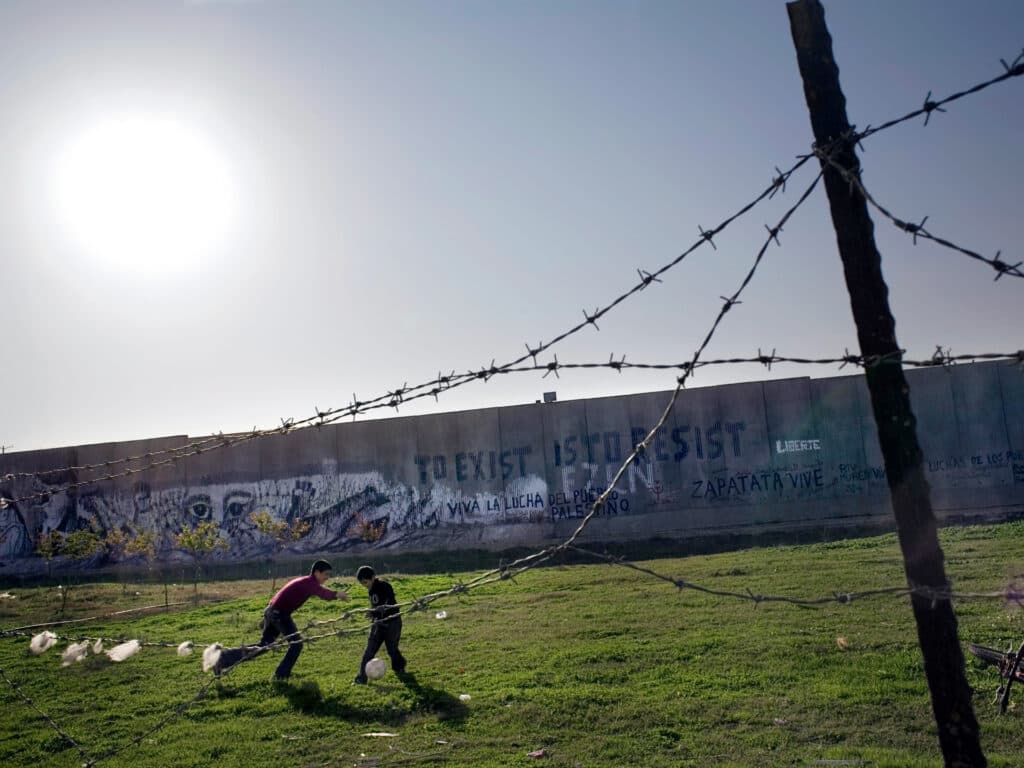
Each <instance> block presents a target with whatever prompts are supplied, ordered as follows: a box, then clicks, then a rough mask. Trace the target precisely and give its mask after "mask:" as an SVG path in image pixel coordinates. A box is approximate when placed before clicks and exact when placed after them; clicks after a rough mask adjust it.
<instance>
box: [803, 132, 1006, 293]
mask: <svg viewBox="0 0 1024 768" xmlns="http://www.w3.org/2000/svg"><path fill="white" fill-rule="evenodd" d="M814 152H815V154H816V155H817V156H818V157H819V158H820V159H821V161H822V162H823V163H826V164H828V165H829V166H830V167H831V168H832V169H834V170H835V171H836V172H837V173H838V174H839V175H840V176H841V177H842V178H843V180H844V181H846V182H847V183H848V184H849V185H850V191H851V193H852V192H853V190H857V192H859V193H860V195H861V196H862V197H863V198H864V199H865V200H866V201H867V202H868V203H869V204H870V205H871V206H872V207H874V208H875V210H877V211H878V212H879V213H881V214H882V215H883V216H884V217H885V218H887V219H888V220H889V221H891V222H892V223H893V225H894V226H895V227H896V228H897V229H900V230H902V231H904V232H906V233H907V234H908V235H910V236H911V237H912V238H913V241H914V245H917V238H919V237H920V238H923V239H925V240H931V241H932V242H933V243H936V244H938V245H941V246H943V247H944V248H948V249H950V250H953V251H956V252H958V253H962V254H963V255H965V256H969V257H970V258H972V259H975V260H977V261H981V262H984V263H985V264H988V265H989V266H990V267H992V268H993V269H994V270H995V271H996V276H995V279H996V280H998V279H999V278H1001V277H1002V276H1003V275H1010V276H1011V277H1024V271H1022V270H1021V268H1020V267H1021V265H1022V264H1024V261H1018V262H1017V263H1016V264H1010V263H1007V262H1005V261H1003V260H1002V259H1001V258H1000V256H1001V255H1002V251H997V252H996V255H995V257H993V258H989V257H987V256H983V255H981V254H980V253H978V252H977V251H972V250H971V249H969V248H964V247H962V246H959V245H957V244H956V243H953V242H950V241H949V240H946V239H945V238H942V237H938V236H936V235H933V234H932V233H931V232H929V231H928V230H926V229H925V228H924V224H925V222H926V221H927V220H928V217H927V216H925V217H924V219H922V221H921V223H920V224H914V223H911V222H909V221H905V220H903V219H901V218H899V217H898V216H896V215H894V214H893V213H891V212H890V211H889V210H888V209H887V208H886V207H885V206H884V205H882V204H881V203H879V202H878V201H877V200H876V199H875V198H874V197H873V196H872V195H871V194H870V193H869V192H868V191H867V189H866V188H865V186H864V180H863V179H862V178H861V176H860V173H859V167H858V169H855V170H848V169H846V168H844V167H843V166H842V165H840V164H839V162H837V161H836V159H835V155H834V152H826V151H822V150H818V149H815V151H814Z"/></svg>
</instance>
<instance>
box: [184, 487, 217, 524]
mask: <svg viewBox="0 0 1024 768" xmlns="http://www.w3.org/2000/svg"><path fill="white" fill-rule="evenodd" d="M185 512H186V513H187V514H189V515H192V517H194V518H195V519H196V520H209V519H210V517H211V516H212V515H213V504H212V503H210V497H209V496H207V495H206V494H205V493H200V494H196V495H195V496H189V497H188V500H187V501H186V502H185Z"/></svg>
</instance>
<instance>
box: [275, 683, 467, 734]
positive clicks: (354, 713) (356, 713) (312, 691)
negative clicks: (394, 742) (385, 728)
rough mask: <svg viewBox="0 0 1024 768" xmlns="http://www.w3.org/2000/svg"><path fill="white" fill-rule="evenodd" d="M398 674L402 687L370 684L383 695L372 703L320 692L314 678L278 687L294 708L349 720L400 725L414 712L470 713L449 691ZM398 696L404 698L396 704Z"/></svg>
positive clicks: (452, 717)
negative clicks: (325, 694) (298, 683)
mask: <svg viewBox="0 0 1024 768" xmlns="http://www.w3.org/2000/svg"><path fill="white" fill-rule="evenodd" d="M396 677H397V678H398V680H399V682H400V683H401V685H400V686H398V685H372V686H370V689H371V690H373V689H377V690H379V691H380V693H381V694H382V695H381V697H380V700H379V702H377V703H373V704H367V703H366V702H362V701H353V700H352V697H349V696H347V695H344V694H343V695H337V696H327V697H325V696H324V695H323V693H322V692H321V691H320V686H319V685H317V684H316V683H315V682H313V681H309V682H305V683H302V684H300V685H291V684H283V685H279V686H278V690H279V691H280V692H281V694H283V695H284V696H285V697H286V698H287V699H288V701H289V703H290V704H291V705H292V707H294V708H295V709H297V710H298V711H300V712H302V713H303V714H307V715H315V716H319V717H333V718H336V719H338V720H346V721H349V722H357V723H385V724H388V725H400V724H401V723H403V722H405V720H406V719H408V717H409V715H410V714H412V713H414V712H417V713H433V714H436V715H437V716H438V718H439V719H441V720H448V721H454V722H462V721H463V720H465V719H466V716H467V715H468V714H469V709H468V708H467V707H466V705H465V704H463V703H462V702H461V701H459V699H458V698H457V697H455V696H452V695H451V694H450V693H448V692H447V691H442V690H439V689H437V688H432V687H430V686H426V685H423V684H421V683H420V682H419V681H418V680H417V679H416V676H415V675H412V674H409V673H406V674H403V675H400V676H396ZM402 688H404V689H405V690H404V691H403V690H402ZM396 699H400V700H401V704H399V706H397V707H396V706H395V704H396V701H395V700H396ZM402 704H404V705H405V706H402Z"/></svg>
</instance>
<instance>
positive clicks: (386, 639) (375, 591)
mask: <svg viewBox="0 0 1024 768" xmlns="http://www.w3.org/2000/svg"><path fill="white" fill-rule="evenodd" d="M356 581H358V582H359V583H360V584H362V585H363V586H364V587H366V589H367V590H368V591H369V593H370V605H371V606H372V607H371V608H370V610H368V611H367V612H366V616H367V618H371V619H373V627H371V628H370V637H369V638H368V639H367V641H366V650H365V651H364V652H363V661H362V663H361V664H360V665H359V674H358V675H356V679H355V682H356V683H357V684H358V685H365V684H366V662H368V661H369V660H370V659H372V658H373V657H374V654H376V653H377V651H378V650H380V646H381V644H383V645H384V647H385V648H386V649H387V652H388V656H390V657H391V669H393V670H394V672H395V674H396V675H400V674H402V673H403V672H405V657H404V656H402V652H401V651H400V650H398V641H399V640H400V639H401V638H402V617H401V615H400V610H401V609H400V608H399V607H398V601H397V600H395V590H394V589H392V588H391V585H390V584H389V583H388V582H386V581H384V579H378V578H377V576H376V574H375V573H374V571H373V568H371V567H370V566H368V565H363V566H360V567H359V570H357V571H356Z"/></svg>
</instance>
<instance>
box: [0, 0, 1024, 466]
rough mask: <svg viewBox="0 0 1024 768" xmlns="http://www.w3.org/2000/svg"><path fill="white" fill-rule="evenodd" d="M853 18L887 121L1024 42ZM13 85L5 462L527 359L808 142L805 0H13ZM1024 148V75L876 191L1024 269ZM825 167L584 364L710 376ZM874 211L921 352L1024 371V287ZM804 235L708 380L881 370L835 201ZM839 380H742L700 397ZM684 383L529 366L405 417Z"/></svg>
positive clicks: (979, 73) (854, 7)
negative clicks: (645, 366) (799, 30)
mask: <svg viewBox="0 0 1024 768" xmlns="http://www.w3.org/2000/svg"><path fill="white" fill-rule="evenodd" d="M825 8H826V20H827V22H828V25H829V27H830V30H831V33H832V37H833V41H834V48H835V54H836V58H837V61H838V63H839V68H840V77H841V81H842V86H843V89H844V91H845V93H846V98H847V108H848V112H849V116H850V120H851V121H852V122H854V123H856V124H858V125H859V126H865V125H867V124H875V125H877V124H879V123H881V122H883V121H884V120H886V119H888V118H891V117H896V116H900V115H902V114H905V113H906V112H909V111H911V110H913V109H915V108H917V107H918V106H920V104H921V103H922V102H923V100H924V98H925V94H926V93H927V92H928V91H931V92H932V94H933V97H935V98H939V97H943V96H946V95H948V94H950V93H953V92H955V91H958V90H961V89H963V88H965V87H968V86H971V85H974V84H975V83H978V82H981V81H983V80H987V79H989V78H990V77H993V76H995V75H997V74H999V73H1000V72H1001V71H1002V66H1001V64H1000V63H999V59H1000V58H1004V59H1006V60H1007V61H1010V60H1012V59H1013V58H1014V57H1015V56H1017V55H1018V54H1019V53H1021V50H1022V48H1024V3H1021V2H1020V0H1005V1H1003V2H981V3H976V2H966V1H964V2H952V1H946V2H939V1H936V0H928V1H927V2H909V1H908V2H900V1H893V0H860V1H858V2H837V1H835V0H833V1H832V2H826V3H825ZM0 72H2V73H3V74H2V77H0V110H2V111H0V180H2V181H0V285H2V290H3V303H2V309H0V317H2V338H3V344H2V349H3V356H2V361H3V366H4V371H3V378H2V383H0V444H2V445H4V446H7V450H8V451H10V450H29V449H36V448H44V447H51V446H59V445H75V444H84V443H96V442H105V441H109V440H127V439H135V438H145V437H155V436H161V435H172V434H190V435H202V434H209V433H212V432H217V431H220V430H223V431H225V432H227V431H238V430H248V429H251V428H252V427H253V426H259V427H272V426H274V425H276V424H277V423H278V422H279V419H280V418H282V417H294V418H297V419H299V418H304V417H307V416H310V415H312V414H313V413H314V407H319V408H320V409H325V408H331V407H334V408H337V407H341V406H344V405H345V404H346V403H348V402H349V401H350V400H351V399H352V395H353V393H356V394H358V396H359V397H360V399H362V400H365V399H368V398H370V397H375V396H377V395H380V394H383V393H384V392H386V391H388V390H393V389H395V388H396V387H398V386H401V385H402V384H403V383H405V382H408V383H409V384H410V385H411V384H418V383H420V382H423V381H425V380H427V379H429V378H431V377H433V376H436V375H437V373H438V372H439V371H444V372H446V373H447V372H450V371H451V370H453V369H454V370H455V371H456V372H463V371H465V370H467V369H470V368H476V369H478V368H480V367H481V366H486V365H489V364H490V363H491V360H492V359H495V360H496V361H497V363H499V364H500V363H503V362H506V361H509V360H511V359H514V358H516V357H518V356H519V355H520V354H522V353H523V352H524V351H525V347H524V345H525V344H526V343H527V342H528V343H530V344H531V345H536V344H537V343H539V342H540V341H542V340H543V341H548V340H550V339H552V338H553V337H555V336H557V335H559V334H561V333H562V332H563V331H565V330H567V329H568V328H570V327H572V326H573V325H575V324H576V323H577V322H579V320H580V319H582V317H583V309H584V308H586V309H587V310H588V311H593V310H594V309H595V308H597V307H599V306H604V305H606V304H608V303H609V302H610V301H611V300H612V299H614V298H615V297H616V296H618V295H619V294H621V293H623V292H624V291H625V290H627V289H628V288H629V287H631V286H632V285H634V284H635V283H636V281H637V279H638V275H637V269H638V268H640V269H644V270H648V271H653V270H655V269H656V268H658V267H660V266H661V265H662V264H664V263H666V262H668V261H670V260H671V259H672V258H674V257H675V256H676V255H677V254H679V253H680V252H682V251H683V250H685V249H686V248H687V247H688V246H689V245H691V244H692V243H693V242H694V240H695V239H696V238H697V237H698V235H699V233H698V226H703V227H704V228H709V227H712V226H714V225H716V224H717V223H719V222H720V221H722V220H723V219H724V218H726V217H727V216H729V215H731V214H732V213H733V212H734V211H735V210H737V209H738V208H740V207H741V206H742V205H743V204H745V203H746V202H748V201H749V200H751V199H752V198H753V197H755V196H756V195H757V194H758V193H759V192H760V191H761V190H762V189H763V188H764V187H765V186H767V184H768V183H769V182H770V180H771V178H772V176H773V175H774V173H775V168H776V166H778V167H780V168H786V167H788V166H790V165H791V164H792V163H793V160H794V157H795V156H796V155H797V154H800V153H803V152H806V151H807V149H808V147H809V145H810V142H811V131H810V124H809V120H808V117H807V110H806V107H805V103H804V96H803V90H802V86H801V81H800V76H799V72H798V70H797V65H796V58H795V54H794V51H793V45H792V40H791V37H790V30H789V22H788V17H787V14H786V8H785V4H784V2H781V0H780V1H778V2H776V1H774V0H772V1H770V2H769V1H768V0H757V1H755V0H746V1H745V2H737V1H732V0H716V1H715V2H708V1H707V0H701V1H700V2H696V1H694V2H690V1H689V0H679V1H678V2H643V3H635V2H625V1H623V2H597V1H596V0H585V1H581V2H559V1H552V0H544V1H543V2H530V1H526V0H522V1H519V0H517V1H515V2H513V1H506V2H485V1H475V2H469V1H468V0H467V1H464V2H445V1H432V2H387V1H381V0H375V1H374V2H342V1H341V0H338V1H337V2H335V1H333V0H332V1H330V2H328V1H324V2H312V1H308V2H307V1H303V0H291V1H290V2H274V1H273V0H264V1H263V2H245V1H244V0H223V1H221V2H218V1H217V0H207V1H205V2H204V1H202V0H193V1H191V2H183V1H182V0H177V2H175V1H172V0H167V1H166V2H144V1H143V0H124V1H123V2H89V1H88V0H67V2H58V1H57V0H26V1H25V2H19V1H17V0H3V2H0ZM1022 126H1024V78H1018V79H1015V80H1011V81H1009V82H1007V83H1004V84H1000V85H998V86H995V87H993V88H991V89H989V90H987V91H985V92H983V93H981V94H978V95H975V96H972V97H969V98H968V99H966V100H963V101H960V102H957V103H955V104H953V105H951V106H950V107H949V109H948V111H947V112H946V113H944V114H934V115H933V116H932V119H931V120H930V123H929V125H928V126H927V127H924V126H923V120H915V121H913V122H912V123H907V124H903V125H901V126H898V127H896V128H894V129H891V130H888V131H885V132H883V133H880V134H879V135H877V136H875V137H872V138H870V139H869V140H868V141H866V142H865V145H864V151H863V152H862V155H861V157H862V161H863V164H864V168H865V175H864V179H865V183H866V184H867V185H868V188H869V190H870V191H871V192H872V193H873V194H874V195H875V196H876V197H877V198H878V200H879V201H880V202H882V203H883V204H884V205H886V206H888V207H889V208H890V209H891V210H892V211H893V212H894V213H896V214H897V215H900V216H902V217H904V218H907V219H915V220H919V219H920V218H922V217H923V216H925V215H927V216H928V217H929V218H928V225H927V226H928V228H929V229H930V230H931V231H932V232H933V233H934V234H936V235H941V236H943V237H946V238H948V239H950V240H953V241H954V242H957V243H959V244H961V245H964V246H966V247H969V248H972V249H974V250H977V251H980V252H982V253H985V254H988V255H995V252H996V251H997V250H999V249H1002V252H1003V257H1004V258H1005V259H1007V260H1009V261H1014V262H1015V261H1018V260H1020V259H1021V258H1024V252H1022V250H1021V248H1022V243H1024V216H1022V213H1021V211H1022V207H1021V205H1022V204H1021V200H1022V199H1024V194H1022V192H1024V181H1022V179H1024V175H1022V169H1024V141H1022V138H1024V128H1022ZM813 173H814V170H813V169H812V168H811V167H810V166H808V167H807V168H805V169H804V170H803V171H801V172H800V173H799V174H798V175H795V176H794V177H793V179H791V181H790V183H789V185H788V186H787V191H786V194H785V195H784V196H782V197H776V198H775V199H774V200H772V201H771V202H770V203H768V204H765V205H762V206H759V207H758V208H756V209H755V210H754V211H753V212H752V213H751V214H749V215H748V216H747V217H746V218H745V219H743V220H741V221H739V222H737V223H736V224H734V225H733V226H731V227H730V228H729V229H728V230H726V231H725V232H724V233H722V235H720V236H719V238H718V239H717V246H718V249H717V251H712V250H710V249H707V248H702V249H700V250H698V251H697V252H696V253H694V254H693V255H692V256H690V257H689V258H687V259H686V260H684V261H683V262H682V263H681V264H680V265H678V266H677V267H675V268H674V269H673V270H672V271H670V272H669V273H668V274H667V275H665V277H664V279H663V282H662V283H661V284H656V285H653V286H651V287H650V288H649V289H647V290H645V291H644V292H642V293H641V294H639V295H638V296H635V297H633V298H632V299H630V300H629V301H627V302H625V303H624V304H622V305H620V306H619V307H618V308H617V309H615V310H614V311H613V312H612V313H610V314H609V315H607V316H606V317H605V318H604V319H602V320H601V321H600V322H599V325H600V328H601V330H600V332H597V331H595V330H594V329H593V328H588V329H586V330H585V331H584V332H582V333H580V334H577V335H576V336H574V337H572V338H570V339H568V340H566V341H565V342H564V343H562V344H560V345H558V346H557V347H555V349H554V350H553V352H554V353H557V355H558V359H559V360H560V361H562V362H599V361H606V360H607V359H608V357H609V355H610V354H612V353H614V354H615V355H616V356H617V357H620V356H621V355H622V354H626V355H627V360H630V361H635V362H678V361H682V360H687V359H689V358H690V357H691V356H692V354H693V350H694V349H695V347H696V345H697V344H698V343H699V342H700V340H701V339H702V338H703V336H704V334H705V333H706V332H707V329H708V326H709V324H710V322H711V321H712V319H713V317H714V314H715V313H716V312H717V311H718V308H719V307H720V305H721V303H722V302H721V299H720V298H719V297H720V296H723V295H728V294H730V293H732V292H733V291H734V290H735V289H736V287H737V286H738V284H739V282H740V280H741V279H742V276H743V274H744V273H745V272H746V270H747V269H748V268H749V267H750V265H751V263H752V261H753V258H754V255H755V253H756V251H757V249H758V248H759V247H760V244H761V242H762V241H763V238H764V236H765V229H764V226H765V224H774V223H775V222H776V221H778V219H779V218H780V217H781V215H782V213H783V212H784V210H785V209H786V208H787V207H789V206H790V205H791V204H792V203H793V202H794V201H795V199H796V197H797V196H798V195H799V193H800V192H801V191H802V190H803V189H804V188H805V187H806V185H807V184H809V183H810V181H811V179H812V178H813ZM875 221H876V235H877V240H878V244H879V249H880V251H881V253H882V257H883V267H884V270H885V275H886V278H887V280H888V282H889V287H890V300H891V303H892V306H893V311H894V314H895V316H896V320H897V334H898V338H899V341H900V343H901V344H902V346H903V347H905V348H906V349H907V350H908V353H909V355H910V357H916V358H923V357H928V356H930V355H931V354H932V352H933V351H934V350H935V346H936V345H942V346H943V347H944V348H946V347H948V348H950V349H951V350H952V352H953V353H954V354H957V353H967V352H1002V351H1010V350H1016V349H1020V348H1021V347H1024V332H1022V329H1024V281H1022V280H1020V279H1015V278H1011V277H1008V278H1004V279H1001V280H999V281H998V282H993V277H994V273H993V272H992V270H991V269H990V268H988V267H986V266H985V265H984V264H979V263H977V262H973V261H971V260H969V259H967V258H965V257H963V256H960V255H957V254H954V253H952V252H949V251H947V250H945V249H942V248H939V247H937V246H935V245H933V244H930V243H927V242H919V243H918V245H917V246H914V245H913V244H912V242H911V240H910V238H909V237H908V236H907V235H905V234H903V233H901V232H899V231H897V230H896V229H895V228H893V227H892V225H890V224H888V223H886V222H884V221H883V220H881V219H880V218H879V217H878V216H875ZM781 242H782V246H783V247H782V248H781V249H779V248H774V247H773V248H772V249H771V250H769V251H768V255H767V257H766V260H765V262H764V263H763V265H762V267H761V269H760V270H759V272H758V274H757V275H756V277H755V279H754V281H753V283H752V284H751V285H750V287H749V288H748V289H747V292H746V293H745V295H744V299H743V303H742V304H741V305H739V306H737V307H735V308H734V309H733V311H731V312H730V313H729V314H728V316H727V317H726V319H725V323H724V325H723V326H722V328H721V330H720V332H719V333H718V335H717V336H716V337H715V340H714V341H713V342H712V345H711V347H710V348H709V350H708V353H707V354H708V356H709V357H729V356H750V355H754V354H756V353H757V350H758V348H761V349H762V350H770V349H772V348H776V349H777V350H778V353H779V354H786V355H794V356H823V357H824V356H835V355H838V354H841V353H842V352H843V350H844V348H846V347H849V348H850V349H851V350H856V348H857V342H856V336H855V333H854V328H853V323H852V320H851V317H850V311H849V302H848V299H847V294H846V289H845V285H844V283H843V277H842V271H841V268H840V262H839V257H838V254H837V251H836V247H835V238H834V234H833V231H832V228H831V222H830V219H829V217H828V210H827V204H826V200H825V196H824V190H823V189H820V188H819V190H818V191H817V192H816V193H815V195H814V197H813V198H812V199H811V200H809V201H808V203H807V204H806V205H805V206H803V207H802V208H801V209H800V210H799V211H798V212H797V213H796V214H795V216H794V218H793V219H792V220H791V221H790V223H789V224H787V226H786V227H785V229H784V231H783V233H782V235H781ZM542 359H543V360H544V361H547V360H550V359H551V354H550V353H549V354H547V355H545V356H544V357H543V358H542ZM849 372H850V369H846V370H844V371H843V373H844V374H846V373H849ZM836 373H837V371H836V370H835V369H834V368H823V367H807V366H794V365H779V366H776V367H774V368H773V369H772V371H771V372H768V371H766V370H765V369H764V368H762V367H759V366H754V365H748V366H727V367H716V368H706V369H702V370H700V371H698V372H697V376H696V378H695V379H694V380H693V382H692V386H707V385H711V384H720V383H725V382H730V381H741V380H756V379H762V378H769V377H782V376H806V375H810V376H826V375H835V374H836ZM674 383H675V374H673V373H672V372H661V373H657V374H655V373H650V374H641V373H637V372H626V373H623V374H621V375H618V374H615V373H613V372H611V371H596V372H594V371H590V372H587V371H581V372H563V373H562V374H561V378H560V379H554V377H551V376H549V377H548V378H547V379H541V377H540V375H539V374H515V375H510V376H505V377H502V378H500V379H497V380H493V381H491V382H489V383H487V384H483V383H474V384H471V385H468V386H466V387H463V388H461V389H459V390H456V391H452V392H450V393H447V394H446V395H444V396H442V397H441V399H440V402H438V403H435V402H434V401H433V400H432V399H430V400H424V401H419V404H412V403H410V404H409V405H407V406H406V407H403V409H402V410H401V411H400V413H401V414H415V413H424V412H432V411H445V410H459V409H465V408H477V407H489V406H499V405H506V404H514V403H527V402H533V401H535V400H537V399H539V398H540V397H541V394H542V393H543V392H544V391H549V390H556V391H557V393H558V398H559V400H566V399H571V398H579V397H590V396H597V395H607V394H617V393H628V392H639V391H650V390H661V389H670V388H671V387H672V386H674ZM378 413H379V414H380V415H385V414H384V413H382V412H378ZM392 413H393V412H392ZM10 446H13V449H12V448H11V447H10Z"/></svg>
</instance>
